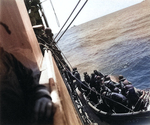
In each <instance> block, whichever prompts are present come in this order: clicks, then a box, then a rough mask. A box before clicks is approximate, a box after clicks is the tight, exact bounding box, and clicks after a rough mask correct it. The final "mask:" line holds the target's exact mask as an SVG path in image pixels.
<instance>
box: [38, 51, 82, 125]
mask: <svg viewBox="0 0 150 125" xmlns="http://www.w3.org/2000/svg"><path fill="white" fill-rule="evenodd" d="M42 69H43V71H42V72H41V78H40V83H41V84H44V85H46V86H47V87H48V88H49V90H50V91H51V97H52V100H53V103H54V105H55V107H56V112H55V114H54V118H53V125H81V124H82V123H81V121H80V118H79V116H78V114H77V112H76V110H75V108H74V105H73V103H72V100H71V98H70V95H69V93H68V90H67V88H66V86H65V83H64V81H63V79H62V77H61V75H60V73H59V70H58V68H57V66H56V63H55V61H54V58H53V57H52V55H51V52H50V51H48V52H47V51H45V55H44V59H43V67H42ZM48 79H49V81H48Z"/></svg>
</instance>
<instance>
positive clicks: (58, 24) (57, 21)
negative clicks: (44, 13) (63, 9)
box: [50, 0, 60, 27]
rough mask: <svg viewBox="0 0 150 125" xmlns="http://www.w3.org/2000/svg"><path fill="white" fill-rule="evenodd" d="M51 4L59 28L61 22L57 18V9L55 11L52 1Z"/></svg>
mask: <svg viewBox="0 0 150 125" xmlns="http://www.w3.org/2000/svg"><path fill="white" fill-rule="evenodd" d="M50 3H51V6H52V9H53V11H54V14H55V18H56V22H57V25H58V27H60V24H59V20H58V18H57V15H56V12H55V9H54V6H53V3H52V0H50Z"/></svg>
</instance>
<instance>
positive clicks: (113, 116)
mask: <svg viewBox="0 0 150 125" xmlns="http://www.w3.org/2000/svg"><path fill="white" fill-rule="evenodd" d="M149 92H150V90H149ZM83 97H84V99H85V101H87V98H86V96H85V94H83ZM87 104H88V105H89V107H90V108H91V109H92V110H93V112H94V113H95V114H97V116H99V118H100V119H103V120H109V121H110V120H112V121H113V120H119V121H120V120H129V119H143V118H149V119H150V96H149V105H148V106H147V110H142V111H135V112H127V113H109V112H106V111H103V110H102V109H100V108H97V106H96V105H95V106H94V105H93V103H92V102H91V101H89V100H88V101H87Z"/></svg>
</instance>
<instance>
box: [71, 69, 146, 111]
mask: <svg viewBox="0 0 150 125" xmlns="http://www.w3.org/2000/svg"><path fill="white" fill-rule="evenodd" d="M72 76H73V79H72V83H71V84H72V86H71V87H73V89H74V88H75V87H76V86H77V87H78V89H79V90H80V91H81V92H82V93H85V95H86V97H87V98H88V99H89V100H90V102H91V103H93V105H96V104H100V103H102V104H103V105H105V106H106V109H110V110H111V111H113V112H129V111H139V110H141V109H143V108H144V102H142V101H141V97H142V95H143V91H142V90H138V89H136V88H135V87H133V85H132V83H131V82H129V81H128V80H127V79H126V78H124V76H122V75H119V76H118V81H117V82H116V81H115V82H114V81H112V80H111V77H110V76H109V75H103V74H102V73H101V72H99V71H97V70H94V71H93V73H92V74H91V76H90V75H89V74H88V73H87V72H84V80H83V81H81V76H80V74H79V72H78V70H77V68H74V69H73V71H72Z"/></svg>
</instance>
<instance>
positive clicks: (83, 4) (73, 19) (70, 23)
mask: <svg viewBox="0 0 150 125" xmlns="http://www.w3.org/2000/svg"><path fill="white" fill-rule="evenodd" d="M87 2H88V0H86V1H85V3H84V4H83V6H82V7H81V9H80V10H79V11H78V13H77V14H76V16H75V17H74V18H73V20H72V21H71V23H70V24H69V25H68V27H67V28H66V29H65V31H64V32H63V33H62V35H61V36H60V37H59V39H58V40H57V41H56V43H58V41H59V40H60V39H61V37H62V36H63V35H64V33H65V32H66V31H67V30H68V28H69V27H70V25H71V24H72V23H73V21H74V20H75V19H76V17H77V16H78V14H79V13H80V12H81V10H82V9H83V7H84V6H85V4H86V3H87Z"/></svg>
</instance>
